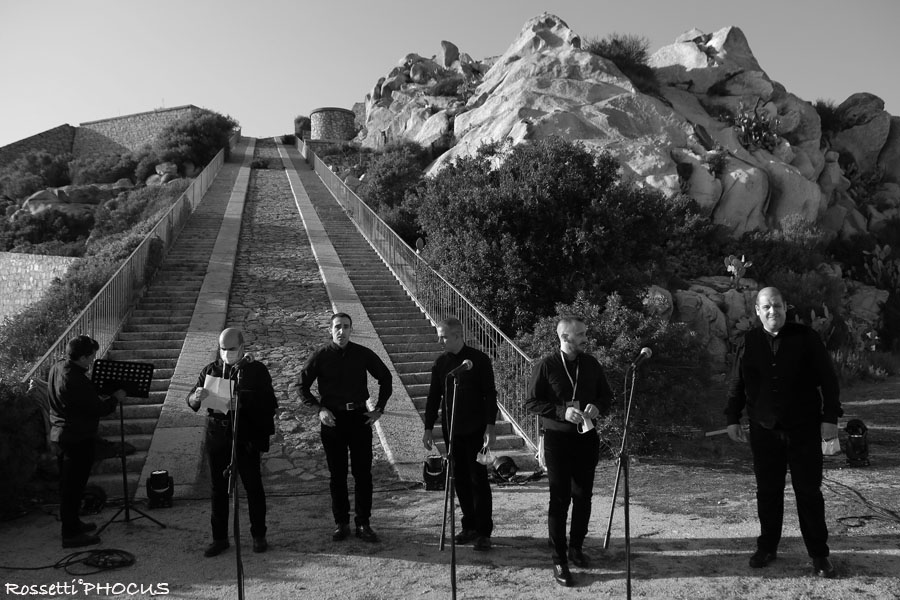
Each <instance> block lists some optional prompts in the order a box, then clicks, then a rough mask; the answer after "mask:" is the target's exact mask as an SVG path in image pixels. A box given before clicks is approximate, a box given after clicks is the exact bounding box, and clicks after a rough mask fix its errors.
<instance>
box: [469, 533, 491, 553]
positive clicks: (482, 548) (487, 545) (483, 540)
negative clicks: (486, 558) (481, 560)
mask: <svg viewBox="0 0 900 600" xmlns="http://www.w3.org/2000/svg"><path fill="white" fill-rule="evenodd" d="M473 548H474V549H475V550H478V551H479V552H487V551H488V550H490V549H491V538H489V537H488V536H486V535H479V536H478V538H477V539H476V540H475V545H474V546H473Z"/></svg>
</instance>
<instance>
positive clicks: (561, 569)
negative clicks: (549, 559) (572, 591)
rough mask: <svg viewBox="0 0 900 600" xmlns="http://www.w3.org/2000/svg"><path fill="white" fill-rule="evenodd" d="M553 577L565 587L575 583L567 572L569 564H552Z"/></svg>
mask: <svg viewBox="0 0 900 600" xmlns="http://www.w3.org/2000/svg"><path fill="white" fill-rule="evenodd" d="M553 579H555V580H556V583H558V584H559V585H562V586H565V587H572V586H573V585H575V581H574V580H573V579H572V574H571V573H570V572H569V565H553Z"/></svg>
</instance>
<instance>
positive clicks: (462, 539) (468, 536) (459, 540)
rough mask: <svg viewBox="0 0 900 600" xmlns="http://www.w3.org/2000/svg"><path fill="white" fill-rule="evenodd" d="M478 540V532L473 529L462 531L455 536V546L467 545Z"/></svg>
mask: <svg viewBox="0 0 900 600" xmlns="http://www.w3.org/2000/svg"><path fill="white" fill-rule="evenodd" d="M477 538H478V532H477V531H475V530H474V529H463V530H462V531H460V532H459V533H457V534H456V538H455V541H456V545H457V546H462V545H464V544H468V543H469V542H471V541H474V540H475V539H477Z"/></svg>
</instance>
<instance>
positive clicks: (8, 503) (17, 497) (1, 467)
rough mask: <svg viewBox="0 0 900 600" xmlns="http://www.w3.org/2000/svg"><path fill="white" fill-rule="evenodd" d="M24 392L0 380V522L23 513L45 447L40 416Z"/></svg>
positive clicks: (41, 417) (19, 386)
mask: <svg viewBox="0 0 900 600" xmlns="http://www.w3.org/2000/svg"><path fill="white" fill-rule="evenodd" d="M26 392H27V386H26V385H25V384H21V383H18V382H17V381H13V380H11V379H9V378H4V379H0V412H2V413H3V419H0V481H3V493H0V521H2V520H5V518H11V517H13V516H19V515H20V514H21V513H22V509H23V507H24V505H25V502H26V500H27V499H28V494H29V487H30V486H29V484H30V482H31V480H32V477H33V476H34V473H35V471H36V469H37V466H38V464H39V457H40V455H41V453H42V451H43V449H44V446H45V444H46V437H45V429H44V423H43V416H42V414H41V413H40V409H39V408H38V407H37V406H36V405H35V403H34V402H32V401H31V400H30V399H29V398H28V396H27V393H26Z"/></svg>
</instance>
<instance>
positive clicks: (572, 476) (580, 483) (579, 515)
mask: <svg viewBox="0 0 900 600" xmlns="http://www.w3.org/2000/svg"><path fill="white" fill-rule="evenodd" d="M544 461H545V462H546V464H547V479H548V480H549V482H550V506H549V508H548V510H547V529H548V530H549V533H550V545H551V547H552V548H553V562H554V563H557V564H566V563H567V562H568V559H567V556H566V550H567V549H568V547H567V545H566V518H567V516H568V513H569V503H570V502H571V504H572V523H571V526H570V528H569V543H568V545H569V546H573V547H576V548H580V547H581V546H582V544H583V543H584V538H585V537H586V536H587V530H588V522H590V520H591V494H592V493H593V489H594V471H595V470H596V469H597V463H598V462H599V461H600V437H599V436H598V435H597V432H596V431H590V432H588V433H569V432H565V431H553V430H545V431H544Z"/></svg>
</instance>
